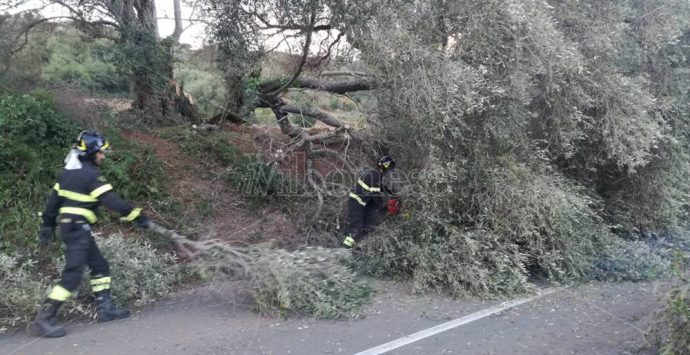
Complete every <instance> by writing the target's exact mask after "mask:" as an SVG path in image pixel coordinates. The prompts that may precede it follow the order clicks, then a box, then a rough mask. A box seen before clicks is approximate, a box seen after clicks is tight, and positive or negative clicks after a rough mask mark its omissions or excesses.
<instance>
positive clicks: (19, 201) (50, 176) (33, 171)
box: [0, 92, 163, 255]
mask: <svg viewBox="0 0 690 355" xmlns="http://www.w3.org/2000/svg"><path fill="white" fill-rule="evenodd" d="M80 130H81V129H80V128H79V127H78V126H77V124H76V123H75V122H74V121H72V120H70V119H68V118H67V117H65V116H64V115H62V114H60V113H59V112H57V111H56V110H55V106H54V103H53V101H52V97H51V96H50V94H48V93H46V92H35V93H33V94H30V95H21V96H16V95H7V96H2V97H0V132H1V133H2V137H3V139H2V140H0V198H1V200H0V201H1V202H0V230H2V232H1V233H2V238H0V249H2V250H3V251H5V252H7V253H9V254H10V255H11V254H13V253H14V252H16V251H20V250H24V249H33V248H34V247H35V245H36V233H37V232H38V228H39V226H40V225H41V220H40V218H39V217H37V213H38V212H40V211H43V208H44V203H45V199H46V197H47V195H48V193H49V192H50V188H51V187H52V186H53V185H54V184H55V181H56V179H57V174H58V173H59V172H60V168H61V167H62V165H63V160H64V158H65V155H66V154H67V152H68V150H69V147H70V146H71V144H72V141H73V139H74V137H76V135H77V133H78V132H79V131H80ZM103 133H104V134H105V135H106V137H107V138H108V139H109V140H110V141H111V143H112V145H113V147H114V153H113V154H112V155H110V156H109V157H108V158H107V159H106V162H105V164H104V166H103V167H102V169H103V172H104V175H105V176H106V178H108V179H109V180H110V182H111V183H112V184H113V185H114V186H115V189H116V190H117V191H118V192H119V193H120V194H121V195H123V196H124V197H125V198H127V199H131V200H149V199H152V200H155V199H158V198H160V197H161V196H162V192H161V188H160V181H161V178H162V175H163V173H162V169H161V166H160V164H159V163H158V162H157V161H156V160H155V159H154V156H153V154H152V152H151V151H149V150H146V149H142V148H141V147H140V146H139V145H138V144H136V143H135V142H131V141H126V140H124V139H122V138H121V137H120V136H119V135H118V134H117V132H116V131H115V130H108V131H105V132H103Z"/></svg>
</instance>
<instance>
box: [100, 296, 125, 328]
mask: <svg viewBox="0 0 690 355" xmlns="http://www.w3.org/2000/svg"><path fill="white" fill-rule="evenodd" d="M95 296H96V303H97V309H98V321H99V322H108V321H111V320H116V319H122V318H127V317H129V310H128V309H124V308H118V307H117V306H116V305H115V301H114V300H113V298H112V297H111V296H110V290H104V291H100V292H96V293H95Z"/></svg>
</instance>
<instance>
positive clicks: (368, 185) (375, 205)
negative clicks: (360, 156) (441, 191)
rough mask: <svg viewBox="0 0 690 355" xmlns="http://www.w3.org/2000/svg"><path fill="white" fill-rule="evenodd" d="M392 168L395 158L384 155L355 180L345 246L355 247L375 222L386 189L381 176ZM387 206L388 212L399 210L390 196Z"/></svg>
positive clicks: (392, 212) (349, 200)
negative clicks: (373, 166) (372, 167)
mask: <svg viewBox="0 0 690 355" xmlns="http://www.w3.org/2000/svg"><path fill="white" fill-rule="evenodd" d="M393 168H395V160H393V158H391V157H389V156H387V155H384V156H383V157H381V158H379V159H378V160H377V162H376V169H370V170H368V171H366V172H365V173H364V174H363V175H362V176H361V177H360V178H359V179H358V180H357V183H356V184H355V187H354V189H353V190H352V192H350V195H349V199H348V209H349V212H350V226H349V228H348V231H347V233H346V235H345V239H343V245H345V246H346V247H348V248H355V243H358V242H359V241H360V240H362V238H363V237H364V236H365V235H366V233H367V232H368V231H369V228H370V227H371V225H372V224H373V223H374V222H375V220H376V218H377V214H378V213H379V210H380V209H381V207H382V203H383V195H382V192H383V191H385V190H386V188H385V186H384V185H383V177H384V175H385V174H386V173H388V172H389V171H391V170H392V169H393ZM382 190H383V191H382ZM387 207H388V213H389V214H396V213H397V212H398V210H399V201H398V200H397V199H395V198H392V199H390V200H389V201H388V206H387Z"/></svg>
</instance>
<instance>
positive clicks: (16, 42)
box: [0, 11, 54, 94]
mask: <svg viewBox="0 0 690 355" xmlns="http://www.w3.org/2000/svg"><path fill="white" fill-rule="evenodd" d="M37 18H38V14H37V13H36V12H35V11H22V12H21V13H17V14H13V15H10V14H0V82H1V83H2V85H0V94H1V93H3V91H5V90H7V89H10V88H14V89H21V88H22V87H23V85H26V84H33V83H35V82H37V81H38V80H39V79H40V77H41V69H42V67H43V61H44V56H45V48H46V43H47V39H48V36H49V33H50V32H51V31H52V28H53V27H54V26H53V25H52V24H50V23H49V22H45V23H39V24H35V25H34V26H33V27H32V30H31V31H30V32H29V33H28V34H27V35H26V36H20V34H21V33H22V31H23V29H25V28H27V26H29V25H30V24H33V23H34V22H35V21H36V20H37ZM24 40H26V42H24Z"/></svg>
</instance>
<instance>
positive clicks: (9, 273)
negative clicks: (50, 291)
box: [0, 252, 48, 333]
mask: <svg viewBox="0 0 690 355" xmlns="http://www.w3.org/2000/svg"><path fill="white" fill-rule="evenodd" d="M36 267H37V265H36V261H35V260H31V259H28V260H20V258H19V257H16V256H9V255H7V254H5V253H2V252H0V333H2V332H3V331H4V330H6V329H7V328H8V327H15V326H17V325H19V324H24V323H27V322H28V321H29V320H30V319H31V317H33V316H34V315H35V312H36V311H37V310H38V308H39V307H40V304H41V303H42V302H43V300H45V297H46V294H47V293H46V289H47V285H48V283H47V282H48V280H47V278H46V277H39V276H37V274H36Z"/></svg>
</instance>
